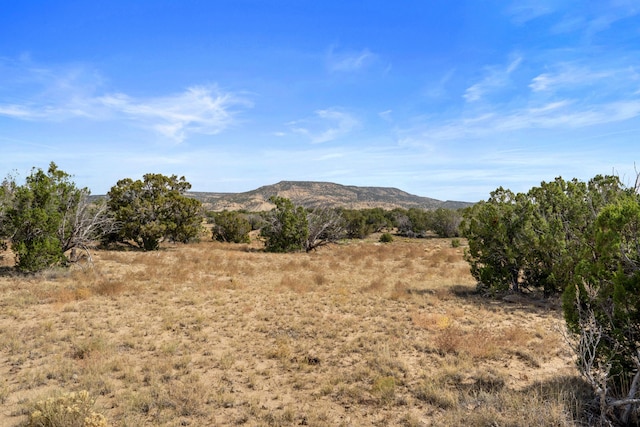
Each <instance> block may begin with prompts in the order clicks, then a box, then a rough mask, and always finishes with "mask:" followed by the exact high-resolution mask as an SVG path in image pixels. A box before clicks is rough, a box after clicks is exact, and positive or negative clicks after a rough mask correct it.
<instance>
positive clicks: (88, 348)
mask: <svg viewBox="0 0 640 427" xmlns="http://www.w3.org/2000/svg"><path fill="white" fill-rule="evenodd" d="M463 246H464V245H463ZM463 250H464V247H459V248H453V247H452V245H451V241H450V240H449V239H420V240H402V239H396V240H395V241H394V242H392V243H390V244H380V243H377V242H376V240H375V238H372V239H370V240H367V241H350V242H347V243H344V244H340V245H333V246H329V247H324V248H321V249H320V250H318V251H317V252H313V253H309V254H304V253H298V254H269V253H264V252H263V251H261V250H260V244H259V243H254V244H252V245H231V244H221V243H215V242H202V243H199V244H193V245H177V246H166V247H164V248H163V249H162V250H161V251H158V252H135V251H104V250H96V251H94V252H93V263H92V264H87V263H84V264H80V265H74V266H73V267H72V268H71V269H70V270H65V271H50V272H46V273H42V274H39V275H36V276H19V275H16V274H15V273H13V272H12V270H10V269H9V268H8V267H5V268H4V270H2V273H1V274H0V381H1V382H0V408H1V411H0V426H20V425H24V424H25V423H26V422H27V421H28V419H29V414H30V413H31V412H32V411H33V408H34V404H35V403H36V402H38V401H41V400H43V399H46V398H48V397H50V396H55V395H57V394H60V393H67V392H74V391H81V390H86V391H88V392H89V394H90V396H92V397H93V398H95V399H96V401H95V405H94V410H95V411H96V412H98V413H100V414H103V415H104V416H105V417H106V418H107V420H108V422H109V425H113V426H142V425H149V426H156V425H157V426H209V425H211V426H214V425H238V426H242V425H244V426H293V425H308V426H369V425H371V426H391V425H398V426H430V425H436V426H449V425H450V426H459V425H466V426H489V425H492V426H518V425H520V426H531V425H536V426H572V425H580V424H579V423H578V422H577V421H574V420H575V419H577V418H576V416H575V413H576V412H579V411H581V403H580V402H581V395H580V393H582V390H583V389H582V386H581V383H580V381H579V380H578V379H577V372H576V370H575V368H574V362H573V357H572V352H571V350H570V349H569V346H568V345H567V343H566V342H565V340H564V338H563V333H562V330H563V320H562V314H561V311H560V310H559V309H558V308H557V307H554V306H553V304H551V303H548V302H545V303H544V304H542V303H541V304H533V303H531V302H526V301H525V302H520V303H517V302H516V303H514V302H506V301H502V300H500V301H495V300H489V299H483V298H481V297H479V296H477V295H475V294H473V290H474V289H475V285H474V281H473V279H472V277H471V276H470V274H469V268H468V265H467V264H466V263H465V262H464V261H463V259H462V254H463ZM3 262H4V264H5V266H8V265H9V264H10V260H8V259H6V257H5V260H4V261H3Z"/></svg>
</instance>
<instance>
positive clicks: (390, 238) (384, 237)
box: [379, 233, 393, 243]
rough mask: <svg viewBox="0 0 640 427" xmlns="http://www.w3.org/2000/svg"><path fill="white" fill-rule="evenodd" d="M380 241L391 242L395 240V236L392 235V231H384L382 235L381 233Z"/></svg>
mask: <svg viewBox="0 0 640 427" xmlns="http://www.w3.org/2000/svg"><path fill="white" fill-rule="evenodd" d="M379 241H380V243H391V242H393V236H392V235H391V233H382V235H380V240H379Z"/></svg>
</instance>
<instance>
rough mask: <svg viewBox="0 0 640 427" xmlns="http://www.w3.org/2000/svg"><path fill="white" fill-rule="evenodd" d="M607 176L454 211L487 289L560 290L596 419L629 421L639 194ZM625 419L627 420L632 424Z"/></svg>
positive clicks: (639, 320)
mask: <svg viewBox="0 0 640 427" xmlns="http://www.w3.org/2000/svg"><path fill="white" fill-rule="evenodd" d="M638 181H640V176H639V177H638V180H637V182H636V186H635V188H627V187H625V186H623V185H622V184H621V182H620V180H619V179H618V178H617V177H614V176H600V175H599V176H596V177H595V178H593V179H591V180H590V181H589V182H586V183H585V182H581V181H578V180H575V179H574V180H571V181H564V180H563V179H562V178H556V179H555V180H554V181H552V182H548V183H546V182H543V183H542V184H541V185H540V186H539V187H535V188H532V189H531V190H530V191H529V192H528V193H526V194H522V193H520V194H514V193H512V192H511V191H509V190H505V189H503V188H499V189H497V190H496V191H494V192H493V193H491V197H490V198H489V199H488V200H487V201H483V202H480V203H478V204H477V205H475V206H473V207H472V208H470V209H468V210H466V211H465V213H464V220H463V223H462V226H461V228H462V231H463V233H464V235H465V236H466V237H467V238H468V240H469V249H468V251H467V254H466V257H467V260H468V261H469V263H470V264H471V271H472V274H473V275H474V277H475V278H476V279H477V280H478V281H479V282H480V283H482V284H484V285H485V286H487V287H489V288H490V289H492V290H494V291H495V290H499V289H513V290H518V289H521V288H522V287H526V288H530V289H531V288H537V289H542V290H544V291H545V293H547V294H554V293H556V294H557V293H560V292H562V301H563V311H564V316H565V319H566V322H567V326H568V329H569V331H570V332H571V333H572V334H573V335H574V337H575V346H574V349H575V351H576V355H577V361H578V367H579V369H580V372H581V373H582V374H583V376H584V378H585V379H586V380H587V381H588V382H589V383H590V384H591V385H592V387H593V389H594V392H595V393H596V395H597V396H598V398H599V400H600V409H601V424H602V425H614V424H615V425H618V424H620V425H629V424H630V423H631V424H633V425H636V424H637V423H638V419H637V415H638V412H639V411H638V407H639V406H640V399H639V396H638V390H639V386H640V351H639V350H640V345H639V343H640V195H639V194H638V189H639V188H640V186H639V185H638ZM634 423H635V424H634Z"/></svg>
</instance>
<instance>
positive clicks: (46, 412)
mask: <svg viewBox="0 0 640 427" xmlns="http://www.w3.org/2000/svg"><path fill="white" fill-rule="evenodd" d="M94 404H95V399H93V398H92V397H91V396H90V395H89V392H88V391H86V390H82V391H80V392H77V393H76V392H71V393H64V394H58V395H55V396H53V397H49V398H47V399H44V400H40V401H38V402H36V403H35V404H34V405H33V407H32V408H31V409H30V410H29V421H28V422H27V424H26V425H27V427H107V426H108V423H107V419H106V418H105V416H104V415H102V414H100V413H98V412H95V411H94V410H93V406H94Z"/></svg>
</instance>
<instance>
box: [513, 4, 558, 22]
mask: <svg viewBox="0 0 640 427" xmlns="http://www.w3.org/2000/svg"><path fill="white" fill-rule="evenodd" d="M556 7H557V6H556V2H554V1H553V0H516V1H515V2H513V4H511V6H509V7H508V8H507V15H509V16H510V17H511V19H512V20H513V22H515V23H516V24H524V23H527V22H529V21H531V20H533V19H536V18H538V17H541V16H544V15H548V14H550V13H553V12H554V11H555V10H556Z"/></svg>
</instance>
